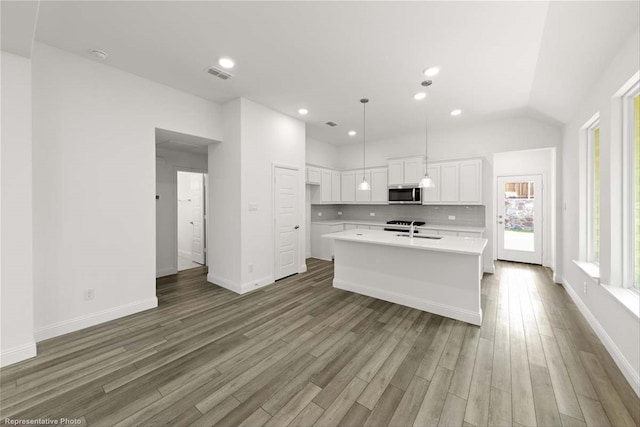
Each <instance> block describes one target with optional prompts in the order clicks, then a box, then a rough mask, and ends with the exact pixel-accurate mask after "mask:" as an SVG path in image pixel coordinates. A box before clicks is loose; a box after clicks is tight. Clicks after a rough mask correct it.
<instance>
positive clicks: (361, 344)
mask: <svg viewBox="0 0 640 427" xmlns="http://www.w3.org/2000/svg"><path fill="white" fill-rule="evenodd" d="M308 267H309V272H307V273H305V274H301V275H298V276H294V277H291V278H288V279H285V280H282V281H280V282H278V283H277V284H275V285H272V286H268V287H266V288H263V289H260V290H258V291H256V292H253V293H251V294H247V295H244V296H238V295H236V294H233V293H232V292H229V291H227V290H225V289H222V288H219V287H217V286H214V285H211V284H207V283H206V281H205V276H204V270H203V269H195V270H189V271H186V272H183V273H180V274H179V275H177V276H171V277H169V278H165V279H160V280H158V284H157V287H158V297H159V300H160V306H159V308H157V309H154V310H149V311H146V312H144V313H139V314H136V315H133V316H129V317H126V318H123V319H119V320H116V321H112V322H109V323H105V324H102V325H99V326H96V327H92V328H89V329H85V330H82V331H79V332H76V333H72V334H68V335H65V336H61V337H58V338H54V339H51V340H48V341H45V342H42V343H39V344H38V357H37V358H35V359H32V360H29V361H25V362H22V363H19V364H16V365H13V366H9V367H7V368H4V369H2V370H1V371H0V378H1V387H2V397H1V401H0V402H1V412H2V422H3V423H4V422H5V417H11V418H14V419H16V418H22V419H24V418H29V419H34V418H49V419H58V418H61V417H64V418H69V419H73V418H79V419H80V420H81V422H82V423H84V424H88V425H96V426H110V425H122V426H133V425H145V426H164V425H176V426H187V425H196V426H200V425H202V426H210V425H222V426H236V425H242V426H262V425H266V426H286V425H292V426H306V425H316V426H338V425H340V426H387V425H390V426H411V425H414V426H427V425H440V426H461V425H474V426H485V425H498V426H507V425H523V426H533V425H541V426H584V425H588V426H607V425H612V426H631V425H637V424H638V423H639V422H640V419H639V416H640V414H639V412H640V402H639V400H638V398H637V396H636V395H635V394H634V392H633V391H632V389H631V388H630V387H629V385H628V384H627V383H626V381H625V379H624V377H623V376H622V374H621V373H620V371H619V370H618V369H617V367H616V366H615V364H614V362H613V361H612V359H611V357H610V356H609V355H608V353H607V352H606V350H605V349H604V348H603V346H602V344H601V343H600V342H599V340H598V338H597V337H596V336H595V334H594V333H593V331H592V330H591V329H590V328H589V326H588V324H587V323H586V321H585V320H584V318H583V317H582V316H581V315H580V313H579V312H578V310H577V308H576V306H575V305H574V304H573V303H572V302H571V300H570V298H569V297H568V295H567V294H566V292H565V291H564V290H563V289H562V287H561V286H559V285H555V284H553V283H552V282H551V280H550V278H549V273H548V270H545V269H543V268H541V267H534V266H527V265H521V264H514V263H498V265H497V272H496V274H495V275H488V276H487V275H485V278H484V280H483V282H482V295H483V307H484V323H483V325H482V327H476V326H471V325H468V324H466V323H462V322H459V321H454V320H451V319H448V318H443V317H440V316H436V315H432V314H429V313H425V312H421V311H419V310H414V309H409V308H406V307H402V306H399V305H395V304H391V303H387V302H383V301H379V300H375V299H373V298H369V297H365V296H361V295H357V294H352V293H349V292H345V291H340V290H337V289H333V288H332V286H331V280H332V276H333V265H332V263H329V262H324V261H319V260H315V259H310V260H308ZM392 285H393V284H392V283H390V286H392Z"/></svg>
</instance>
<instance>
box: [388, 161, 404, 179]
mask: <svg viewBox="0 0 640 427" xmlns="http://www.w3.org/2000/svg"><path fill="white" fill-rule="evenodd" d="M388 182H389V185H402V184H404V161H402V160H390V161H389V178H388Z"/></svg>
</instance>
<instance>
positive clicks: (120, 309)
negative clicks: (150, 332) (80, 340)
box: [34, 297, 158, 342]
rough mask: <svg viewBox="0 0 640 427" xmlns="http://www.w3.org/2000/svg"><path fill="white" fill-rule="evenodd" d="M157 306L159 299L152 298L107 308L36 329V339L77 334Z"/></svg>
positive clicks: (37, 340)
mask: <svg viewBox="0 0 640 427" xmlns="http://www.w3.org/2000/svg"><path fill="white" fill-rule="evenodd" d="M157 306H158V298H156V297H152V298H147V299H144V300H141V301H136V302H132V303H129V304H124V305H120V306H117V307H112V308H107V309H106V310H101V311H98V312H95V313H91V314H86V315H84V316H79V317H76V318H73V319H69V320H64V321H62V322H58V323H54V324H52V325H49V326H45V327H44V328H40V329H36V330H35V331H34V335H35V339H36V342H40V341H43V340H46V339H49V338H53V337H57V336H59V335H64V334H68V333H69V332H75V331H78V330H80V329H84V328H88V327H90V326H94V325H98V324H100V323H104V322H108V321H110V320H114V319H119V318H121V317H125V316H129V315H131V314H135V313H139V312H141V311H145V310H149V309H151V308H156V307H157Z"/></svg>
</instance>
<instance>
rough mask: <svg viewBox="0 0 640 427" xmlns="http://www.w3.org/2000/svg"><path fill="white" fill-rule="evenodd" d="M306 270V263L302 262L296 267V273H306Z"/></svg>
mask: <svg viewBox="0 0 640 427" xmlns="http://www.w3.org/2000/svg"><path fill="white" fill-rule="evenodd" d="M306 272H307V264H302V265H301V266H300V268H298V273H306Z"/></svg>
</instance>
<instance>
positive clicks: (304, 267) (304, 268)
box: [298, 257, 309, 274]
mask: <svg viewBox="0 0 640 427" xmlns="http://www.w3.org/2000/svg"><path fill="white" fill-rule="evenodd" d="M307 258H309V257H307ZM306 272H307V264H306V263H305V264H301V265H300V267H298V274H300V273H306Z"/></svg>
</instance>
